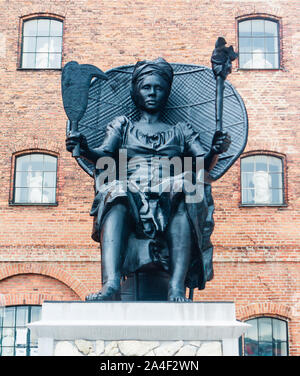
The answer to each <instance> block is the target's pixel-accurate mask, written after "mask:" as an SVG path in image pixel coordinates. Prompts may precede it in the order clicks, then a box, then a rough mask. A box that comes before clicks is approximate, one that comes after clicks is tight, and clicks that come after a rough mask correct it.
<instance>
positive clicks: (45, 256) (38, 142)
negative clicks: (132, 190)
mask: <svg viewBox="0 0 300 376" xmlns="http://www.w3.org/2000/svg"><path fill="white" fill-rule="evenodd" d="M0 11H1V14H2V16H3V17H2V22H1V25H0V71H1V84H0V85H1V86H0V87H1V98H2V106H1V107H2V108H1V128H0V140H1V148H0V161H1V170H0V176H1V185H0V212H1V217H0V226H1V227H0V293H2V294H5V295H6V304H8V305H16V304H41V303H42V301H43V300H45V299H47V300H78V299H84V296H85V295H86V294H87V293H88V292H91V291H95V290H97V289H99V288H100V287H101V286H100V255H99V250H98V244H97V243H95V242H93V241H92V240H91V238H90V234H91V228H92V218H91V217H90V216H89V209H90V205H91V202H92V199H93V181H92V179H91V178H90V177H89V176H88V175H87V174H86V173H85V172H84V171H83V170H81V169H80V168H79V167H78V165H77V164H76V162H75V160H74V159H73V158H72V157H71V156H70V154H69V153H68V152H67V151H65V146H64V140H65V122H66V116H65V113H64V110H63V106H62V101H61V92H60V74H61V72H60V71H59V70H41V69H39V70H32V69H27V70H22V69H19V61H20V50H21V30H22V22H23V20H24V19H27V18H29V17H30V16H31V15H33V16H36V15H48V16H49V15H52V16H54V17H56V18H58V19H61V20H63V21H64V35H63V64H65V63H66V62H68V61H70V60H76V61H78V62H79V63H89V64H94V65H96V66H98V67H99V68H101V69H102V70H104V71H105V70H107V69H109V68H112V67H114V66H118V65H126V64H132V63H135V62H136V61H137V60H139V59H144V58H156V57H158V56H162V57H164V58H166V59H167V60H168V61H170V62H181V63H193V64H200V65H206V66H208V65H210V55H211V52H212V48H213V46H214V43H215V40H216V38H217V37H218V36H219V35H223V36H224V37H225V38H226V39H227V40H228V41H229V42H230V43H232V44H234V46H237V45H238V35H237V22H238V20H239V19H242V18H244V17H246V16H261V17H264V16H267V17H272V18H274V19H275V20H278V21H279V25H280V37H281V41H280V47H281V50H280V55H281V69H279V70H270V71H266V70H248V71H246V70H239V69H238V64H237V63H234V64H235V65H234V69H233V73H232V75H231V76H230V78H229V80H230V82H231V83H232V84H233V85H234V86H235V88H236V89H237V90H238V91H239V93H240V94H241V96H242V98H243V99H244V102H245V105H246V108H247V111H248V116H249V139H248V145H247V147H246V150H245V153H252V152H264V153H272V154H275V155H279V156H281V157H284V164H285V170H284V173H285V195H286V205H285V206H278V207H267V206H265V207H242V206H241V205H240V201H241V194H240V160H239V161H238V162H236V164H235V165H234V166H233V167H232V168H231V169H230V170H229V172H228V173H227V174H226V175H225V176H224V177H222V178H221V179H220V180H219V181H218V182H216V183H215V184H214V186H213V192H214V199H215V206H216V211H215V221H216V227H215V231H214V234H213V241H214V244H215V253H214V266H215V277H214V279H213V281H211V282H209V283H208V284H207V287H206V289H205V290H204V291H198V292H197V293H196V299H197V300H210V301H217V300H220V301H221V300H222V301H224V300H230V301H234V302H235V303H236V309H237V316H238V318H239V319H241V320H246V319H248V318H252V317H256V316H263V315H267V316H274V317H280V318H283V319H285V320H287V322H288V328H289V354H290V355H300V303H299V302H300V288H299V287H300V267H299V261H300V258H299V251H300V212H299V209H300V198H299V197H300V178H299V176H300V167H299V166H300V148H299V141H300V126H299V103H300V85H299V82H300V70H299V60H300V29H299V17H300V6H299V1H298V0H290V1H289V2H288V3H287V2H283V1H281V0H274V1H272V2H266V1H246V0H240V1H239V0H234V1H233V0H232V1H230V0H228V1H220V0H213V1H189V0H172V1H169V0H160V1H152V2H151V1H146V0H142V1H139V2H136V1H132V0H127V1H126V0H109V1H108V0H101V1H99V0H76V1H75V0H70V1H68V2H66V1H62V0H57V1H51V2H50V1H39V0H37V1H27V2H23V1H20V0H15V1H12V2H3V1H2V2H1V3H0ZM30 151H46V152H48V153H50V154H52V155H55V156H57V157H58V186H57V202H58V205H57V206H33V205H31V206H18V205H12V204H11V198H12V179H13V176H14V175H13V172H14V160H15V156H16V155H19V154H22V153H23V152H30Z"/></svg>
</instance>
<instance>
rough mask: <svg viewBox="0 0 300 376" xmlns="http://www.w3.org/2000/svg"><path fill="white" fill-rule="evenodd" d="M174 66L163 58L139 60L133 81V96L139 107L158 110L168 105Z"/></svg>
mask: <svg viewBox="0 0 300 376" xmlns="http://www.w3.org/2000/svg"><path fill="white" fill-rule="evenodd" d="M173 75H174V73H173V68H172V67H171V65H170V64H169V63H168V62H167V61H166V60H164V59H163V58H161V57H160V58H158V59H156V60H144V61H138V62H137V63H136V65H135V67H134V70H133V73H132V81H131V97H132V100H133V102H134V103H135V105H136V106H137V107H138V108H141V109H143V110H145V111H148V112H158V111H160V110H162V109H163V107H164V106H165V105H166V103H167V100H168V97H169V95H170V92H171V87H172V82H173Z"/></svg>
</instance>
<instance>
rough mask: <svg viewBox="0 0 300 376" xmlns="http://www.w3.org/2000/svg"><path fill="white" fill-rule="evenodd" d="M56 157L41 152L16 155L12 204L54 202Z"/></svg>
mask: <svg viewBox="0 0 300 376" xmlns="http://www.w3.org/2000/svg"><path fill="white" fill-rule="evenodd" d="M56 171H57V158H56V157H54V156H52V155H48V154H41V153H32V154H26V155H21V156H18V157H16V161H15V179H14V195H13V203H14V204H45V205H47V204H55V203H56V175H57V172H56Z"/></svg>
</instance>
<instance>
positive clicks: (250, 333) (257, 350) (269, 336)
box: [240, 317, 288, 356]
mask: <svg viewBox="0 0 300 376" xmlns="http://www.w3.org/2000/svg"><path fill="white" fill-rule="evenodd" d="M246 323H247V324H250V325H251V328H249V329H248V330H247V332H246V333H245V335H244V338H243V341H241V342H240V344H241V343H243V346H242V347H243V354H244V355H245V356H285V355H288V338H287V323H286V322H285V321H283V320H280V319H275V318H272V317H258V318H255V319H251V320H248V321H246Z"/></svg>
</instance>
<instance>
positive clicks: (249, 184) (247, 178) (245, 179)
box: [242, 172, 254, 188]
mask: <svg viewBox="0 0 300 376" xmlns="http://www.w3.org/2000/svg"><path fill="white" fill-rule="evenodd" d="M242 186H243V188H254V184H253V173H252V172H243V173H242Z"/></svg>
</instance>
